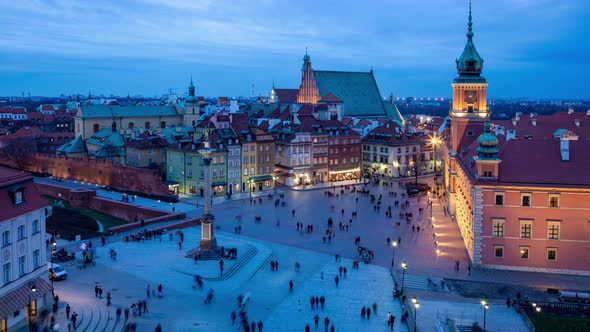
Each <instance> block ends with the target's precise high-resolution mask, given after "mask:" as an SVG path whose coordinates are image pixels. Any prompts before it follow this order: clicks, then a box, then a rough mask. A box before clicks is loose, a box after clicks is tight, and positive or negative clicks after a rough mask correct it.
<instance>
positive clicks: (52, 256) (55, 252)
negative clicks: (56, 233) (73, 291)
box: [49, 240, 57, 297]
mask: <svg viewBox="0 0 590 332" xmlns="http://www.w3.org/2000/svg"><path fill="white" fill-rule="evenodd" d="M51 247H52V248H53V249H51V259H50V260H49V261H50V262H51V269H52V270H53V258H54V255H57V241H55V240H53V242H52V243H51ZM53 279H55V277H54V276H53V277H51V294H52V295H53V296H54V297H55V294H54V292H53Z"/></svg>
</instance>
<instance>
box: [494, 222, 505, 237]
mask: <svg viewBox="0 0 590 332" xmlns="http://www.w3.org/2000/svg"><path fill="white" fill-rule="evenodd" d="M492 222H493V230H492V234H493V236H494V237H504V220H493V221H492Z"/></svg>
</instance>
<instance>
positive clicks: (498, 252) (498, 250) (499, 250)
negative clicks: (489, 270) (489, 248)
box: [494, 246, 504, 258]
mask: <svg viewBox="0 0 590 332" xmlns="http://www.w3.org/2000/svg"><path fill="white" fill-rule="evenodd" d="M494 256H496V257H498V258H502V257H504V247H503V246H494Z"/></svg>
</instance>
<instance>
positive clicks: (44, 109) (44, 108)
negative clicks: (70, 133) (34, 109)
mask: <svg viewBox="0 0 590 332" xmlns="http://www.w3.org/2000/svg"><path fill="white" fill-rule="evenodd" d="M54 109H55V108H54V107H53V105H41V110H42V111H53V110H54Z"/></svg>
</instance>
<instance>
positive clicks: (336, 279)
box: [334, 276, 340, 287]
mask: <svg viewBox="0 0 590 332" xmlns="http://www.w3.org/2000/svg"><path fill="white" fill-rule="evenodd" d="M334 282H335V283H336V287H338V282H340V278H338V276H335V277H334Z"/></svg>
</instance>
